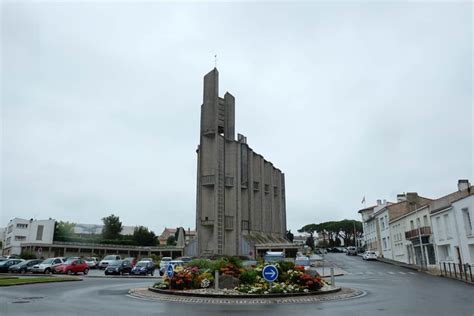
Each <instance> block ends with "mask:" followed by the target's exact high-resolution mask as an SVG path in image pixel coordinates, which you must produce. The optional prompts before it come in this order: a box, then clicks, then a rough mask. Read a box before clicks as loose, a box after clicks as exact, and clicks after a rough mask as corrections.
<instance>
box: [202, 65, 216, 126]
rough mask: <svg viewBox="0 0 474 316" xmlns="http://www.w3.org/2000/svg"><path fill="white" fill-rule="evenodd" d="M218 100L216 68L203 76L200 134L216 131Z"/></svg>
mask: <svg viewBox="0 0 474 316" xmlns="http://www.w3.org/2000/svg"><path fill="white" fill-rule="evenodd" d="M218 98H219V72H218V71H217V69H216V68H214V69H213V70H211V71H210V72H209V73H208V74H207V75H205V76H204V92H203V105H202V108H201V134H208V133H215V132H216V131H217V103H218Z"/></svg>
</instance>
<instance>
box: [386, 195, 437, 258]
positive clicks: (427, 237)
mask: <svg viewBox="0 0 474 316" xmlns="http://www.w3.org/2000/svg"><path fill="white" fill-rule="evenodd" d="M430 206H431V204H425V205H422V206H421V207H418V208H416V209H415V210H412V211H409V212H408V213H406V214H403V215H401V216H400V217H398V218H396V219H394V220H392V221H391V222H390V228H391V229H390V230H391V234H392V240H393V244H394V247H393V259H394V260H396V261H400V262H405V263H409V264H415V265H420V266H435V265H436V258H435V251H434V247H433V242H432V240H433V238H432V230H431V221H430ZM420 241H421V243H420ZM420 244H421V245H422V247H423V249H422V248H421V247H420Z"/></svg>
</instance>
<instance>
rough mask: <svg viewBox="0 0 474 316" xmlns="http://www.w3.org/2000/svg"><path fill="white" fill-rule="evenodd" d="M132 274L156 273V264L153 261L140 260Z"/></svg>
mask: <svg viewBox="0 0 474 316" xmlns="http://www.w3.org/2000/svg"><path fill="white" fill-rule="evenodd" d="M130 274H135V275H148V274H150V275H154V274H155V264H154V263H153V262H151V261H138V262H137V264H136V265H135V266H134V267H133V268H132V271H131V273H130Z"/></svg>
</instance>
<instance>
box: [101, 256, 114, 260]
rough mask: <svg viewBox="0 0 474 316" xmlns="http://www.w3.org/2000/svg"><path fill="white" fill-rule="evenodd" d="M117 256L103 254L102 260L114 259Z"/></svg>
mask: <svg viewBox="0 0 474 316" xmlns="http://www.w3.org/2000/svg"><path fill="white" fill-rule="evenodd" d="M116 258H117V256H105V258H104V260H116Z"/></svg>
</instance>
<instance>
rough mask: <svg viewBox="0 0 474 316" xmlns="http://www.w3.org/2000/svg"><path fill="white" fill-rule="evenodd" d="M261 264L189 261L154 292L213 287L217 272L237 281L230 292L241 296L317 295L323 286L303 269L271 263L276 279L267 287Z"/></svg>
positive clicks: (237, 261) (156, 285)
mask: <svg viewBox="0 0 474 316" xmlns="http://www.w3.org/2000/svg"><path fill="white" fill-rule="evenodd" d="M264 266H265V264H264V263H260V264H258V265H257V266H253V267H248V268H243V267H242V264H241V262H240V260H238V259H235V258H221V259H219V260H215V261H210V260H202V259H200V260H193V261H191V262H190V263H189V264H188V265H186V266H185V267H176V268H175V271H174V275H173V277H172V278H171V279H170V278H168V277H165V278H164V282H162V283H157V284H155V285H154V288H158V289H172V290H196V289H207V288H210V287H212V286H213V284H214V273H215V271H218V272H219V275H220V278H222V277H224V276H225V277H231V278H233V279H234V280H236V281H237V284H238V285H237V286H236V287H235V288H234V289H233V290H235V291H238V292H240V293H245V294H270V293H281V294H286V293H311V292H316V291H319V290H320V289H321V288H322V287H323V286H324V285H325V282H324V281H323V280H322V279H321V277H320V276H319V275H316V276H312V275H310V274H308V273H306V272H305V271H304V268H303V267H298V266H296V267H295V266H294V264H293V263H291V262H280V263H275V266H276V267H277V269H278V272H279V274H278V279H277V280H276V281H275V282H273V283H268V282H267V281H265V280H264V279H263V278H262V270H263V268H264Z"/></svg>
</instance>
